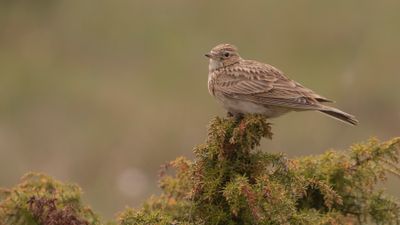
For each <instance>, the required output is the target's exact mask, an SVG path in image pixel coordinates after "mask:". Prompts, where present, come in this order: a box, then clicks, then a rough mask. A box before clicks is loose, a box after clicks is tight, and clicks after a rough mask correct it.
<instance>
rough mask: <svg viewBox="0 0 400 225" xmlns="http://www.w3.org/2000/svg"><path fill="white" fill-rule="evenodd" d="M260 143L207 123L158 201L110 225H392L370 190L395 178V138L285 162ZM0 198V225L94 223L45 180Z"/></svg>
mask: <svg viewBox="0 0 400 225" xmlns="http://www.w3.org/2000/svg"><path fill="white" fill-rule="evenodd" d="M263 137H266V138H271V137H272V133H271V128H270V124H268V123H267V121H266V119H265V118H263V117H262V116H258V115H248V116H245V117H244V118H242V119H240V120H238V119H235V118H218V117H217V118H215V119H214V120H213V121H212V122H211V123H210V126H209V130H208V137H207V140H206V142H205V143H204V144H202V145H199V146H197V147H196V148H195V149H194V154H195V157H194V160H189V159H186V158H183V157H178V158H177V159H176V160H174V161H172V162H170V163H167V164H166V165H164V166H163V167H162V170H161V171H160V182H159V184H160V188H161V189H162V193H161V194H160V195H158V196H153V197H151V198H150V199H148V200H147V201H146V202H145V203H143V205H142V207H140V208H138V209H132V208H127V209H126V210H124V211H123V212H121V213H120V214H119V215H118V218H117V220H116V222H114V224H119V225H136V224H150V225H153V224H154V225H156V224H157V225H159V224H161V225H162V224H175V225H193V224H196V225H198V224H215V225H218V224H228V225H229V224H366V223H369V224H370V223H375V224H400V204H399V202H398V201H397V200H396V199H394V198H393V197H391V196H388V195H387V194H385V192H384V191H383V190H381V189H379V188H378V184H379V183H382V182H384V181H385V180H386V178H387V175H388V174H389V173H393V174H396V175H400V167H399V165H398V162H399V151H400V150H399V143H400V138H395V139H393V140H390V141H387V142H383V143H381V142H379V141H378V140H376V139H371V140H370V141H368V142H366V143H363V144H356V145H353V146H352V147H351V148H350V149H349V150H347V151H328V152H326V153H324V154H321V155H317V156H306V157H300V158H295V159H289V158H287V157H286V156H285V155H284V154H273V153H269V152H266V151H261V150H260V149H259V148H258V146H259V144H260V140H261V139H262V138H263ZM171 171H172V172H171ZM380 186H381V185H380ZM0 193H1V195H0V221H1V222H0V224H1V225H3V224H4V225H5V224H7V225H8V224H13V225H14V224H15V225H18V224H27V225H33V224H35V225H36V224H38V225H39V224H40V225H47V224H52V225H63V224H76V225H81V224H101V222H100V220H99V219H98V217H97V216H96V215H95V214H94V213H93V212H92V211H91V210H90V209H89V208H87V207H86V206H84V205H83V204H82V202H81V200H80V194H81V192H80V189H79V188H78V187H77V186H75V185H69V184H62V183H60V182H58V181H55V180H53V179H51V178H49V177H47V176H45V175H40V174H28V175H27V176H25V177H24V178H23V179H22V182H21V184H19V185H18V186H17V187H15V188H12V189H9V190H3V191H2V192H0ZM49 221H50V222H49ZM63 221H69V223H65V222H64V223H63Z"/></svg>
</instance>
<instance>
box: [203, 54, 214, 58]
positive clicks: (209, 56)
mask: <svg viewBox="0 0 400 225" xmlns="http://www.w3.org/2000/svg"><path fill="white" fill-rule="evenodd" d="M204 56H205V57H207V58H210V59H211V57H212V55H211V54H210V53H206V54H204Z"/></svg>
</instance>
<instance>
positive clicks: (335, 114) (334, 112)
mask: <svg viewBox="0 0 400 225" xmlns="http://www.w3.org/2000/svg"><path fill="white" fill-rule="evenodd" d="M319 111H320V112H322V113H325V114H327V115H328V116H330V117H332V118H334V119H337V120H340V121H342V122H345V123H349V124H351V125H354V126H355V125H357V124H358V120H357V119H356V117H355V116H353V115H351V114H348V113H345V112H343V111H341V110H339V109H336V108H333V107H329V106H324V107H323V109H320V110H319Z"/></svg>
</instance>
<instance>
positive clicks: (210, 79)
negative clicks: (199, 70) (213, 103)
mask: <svg viewBox="0 0 400 225" xmlns="http://www.w3.org/2000/svg"><path fill="white" fill-rule="evenodd" d="M215 79H216V75H215V73H214V72H211V71H210V72H209V73H208V92H209V93H210V95H212V96H215V90H214V85H215Z"/></svg>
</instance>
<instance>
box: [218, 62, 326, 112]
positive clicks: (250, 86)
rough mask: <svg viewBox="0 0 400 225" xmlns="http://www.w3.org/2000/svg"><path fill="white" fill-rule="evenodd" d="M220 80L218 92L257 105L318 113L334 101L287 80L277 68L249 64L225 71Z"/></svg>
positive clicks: (228, 68)
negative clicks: (322, 106) (328, 102)
mask: <svg viewBox="0 0 400 225" xmlns="http://www.w3.org/2000/svg"><path fill="white" fill-rule="evenodd" d="M216 77H218V78H217V80H216V82H215V84H214V89H215V90H216V91H219V92H221V93H223V94H224V95H226V96H228V97H231V98H237V99H242V100H247V101H251V102H254V103H257V104H264V105H275V106H281V107H288V108H295V109H317V108H319V107H321V105H320V104H319V102H327V101H330V100H328V99H326V98H324V97H322V96H320V95H317V94H316V93H314V92H313V91H312V90H310V89H308V88H305V87H304V86H302V85H301V84H299V83H297V82H295V81H293V80H291V79H289V78H287V77H286V76H284V75H283V73H282V72H281V71H279V70H278V69H276V68H275V67H273V66H270V65H267V64H262V63H259V62H256V61H249V60H245V61H244V62H241V63H240V64H238V65H233V66H231V67H227V68H225V70H224V71H221V72H220V74H218V75H217V76H216Z"/></svg>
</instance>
